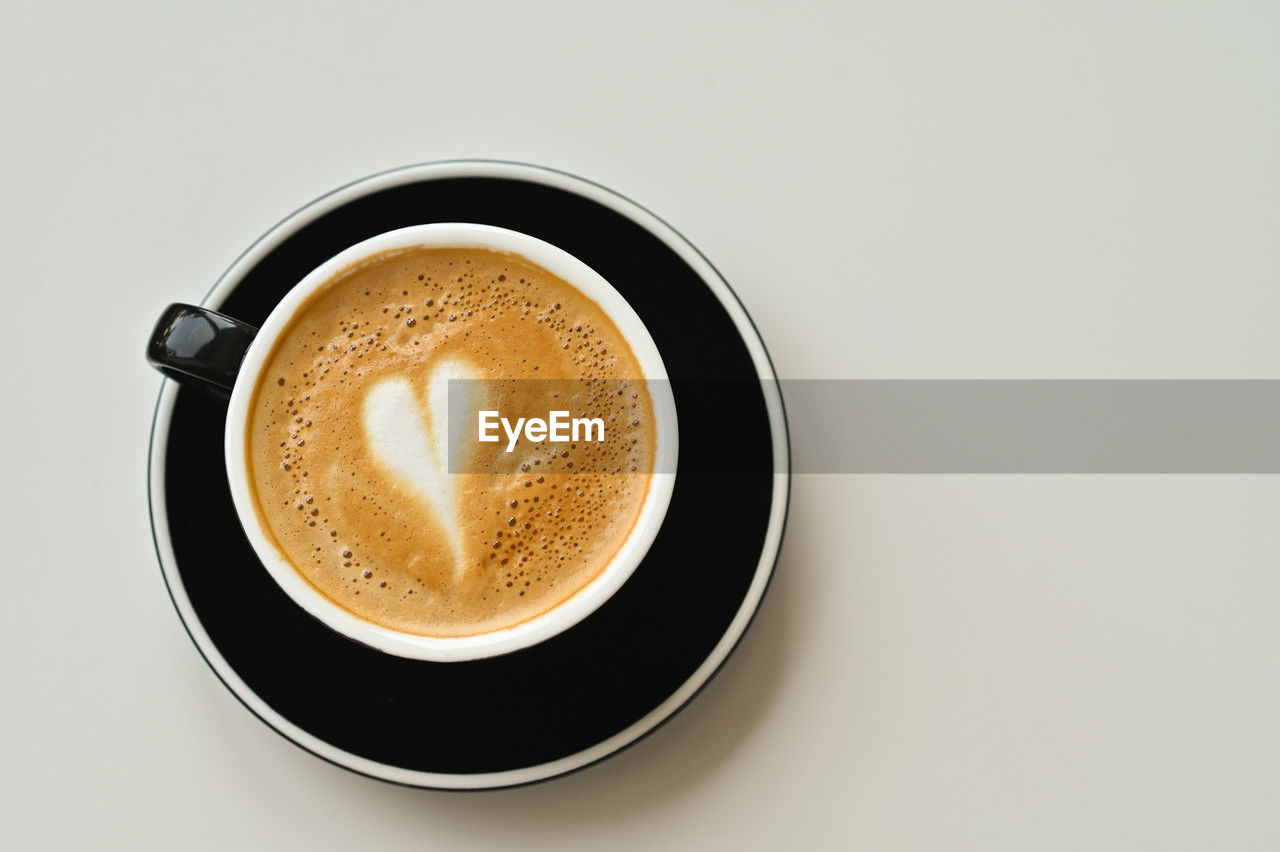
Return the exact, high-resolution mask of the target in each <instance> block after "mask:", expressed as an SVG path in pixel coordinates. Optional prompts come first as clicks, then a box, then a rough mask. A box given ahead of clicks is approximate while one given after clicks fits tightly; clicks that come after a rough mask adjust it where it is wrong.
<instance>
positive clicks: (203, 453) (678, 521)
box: [150, 161, 789, 789]
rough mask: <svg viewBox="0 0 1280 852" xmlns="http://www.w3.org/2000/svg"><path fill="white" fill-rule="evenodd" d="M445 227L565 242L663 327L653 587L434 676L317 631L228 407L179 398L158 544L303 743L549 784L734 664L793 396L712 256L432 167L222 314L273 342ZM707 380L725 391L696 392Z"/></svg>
mask: <svg viewBox="0 0 1280 852" xmlns="http://www.w3.org/2000/svg"><path fill="white" fill-rule="evenodd" d="M425 222H479V223H484V224H491V225H499V226H502V227H506V228H512V229H514V230H517V231H523V232H525V233H527V234H531V235H533V236H536V237H540V238H542V239H544V240H547V241H548V242H551V243H553V244H555V245H557V246H560V247H561V248H563V249H565V250H567V251H568V252H569V253H570V254H573V255H575V256H576V257H578V258H580V259H581V260H583V261H584V262H586V263H587V264H588V265H589V266H591V267H592V268H594V269H595V270H596V271H598V272H600V273H601V274H602V275H603V276H604V277H605V279H606V280H608V281H609V282H610V283H612V284H613V286H614V287H616V288H617V289H618V290H619V291H620V292H621V293H622V295H623V296H625V297H626V298H627V300H628V301H629V302H630V303H631V305H632V306H633V307H634V308H635V310H636V312H637V313H638V314H639V315H640V318H641V319H642V320H643V321H644V323H645V325H646V326H647V327H648V329H649V331H650V333H651V334H652V337H653V339H654V341H655V342H656V343H657V346H658V349H659V351H660V352H661V354H662V358H663V360H664V362H665V364H666V367H667V371H668V373H669V374H670V375H671V377H672V380H673V391H674V393H675V397H676V406H677V411H678V416H679V422H680V468H679V470H678V473H677V478H676V486H675V493H674V495H673V497H672V500H671V506H670V509H669V511H668V514H667V516H666V519H665V521H664V523H663V526H662V529H661V531H660V533H659V534H658V538H657V540H656V541H655V543H654V545H653V547H652V549H651V550H650V552H649V554H648V555H647V556H646V558H645V560H644V562H643V563H642V564H641V566H640V567H639V568H638V569H637V570H636V572H635V574H634V575H633V576H632V578H631V579H630V580H629V581H628V582H627V584H626V585H625V586H624V587H623V588H622V589H621V590H620V591H619V592H618V593H617V594H615V595H614V597H613V598H612V599H610V600H609V601H608V602H607V603H606V604H605V605H604V606H602V607H601V608H600V609H599V610H597V611H596V612H595V613H594V614H593V615H592V616H590V617H589V618H588V619H586V620H585V621H583V622H582V623H581V624H579V625H577V626H576V627H574V628H572V629H570V630H569V631H567V632H565V633H563V634H561V635H559V636H557V637H555V638H554V639H551V640H549V641H547V642H545V643H543V644H541V645H538V646H536V647H533V648H530V649H527V650H524V651H520V652H517V653H514V654H509V655H507V656H503V657H498V658H493V659H488V660H481V661H476V662H466V663H429V662H418V661H412V660H405V659H400V658H398V657H393V656H388V655H386V654H383V653H380V652H378V651H374V650H371V649H369V648H366V647H364V646H362V645H360V644H357V643H355V642H353V641H350V640H348V639H346V638H344V637H342V636H340V635H338V634H336V633H334V632H332V631H331V630H329V629H328V628H327V627H325V626H324V625H322V624H320V623H319V622H318V621H315V620H313V619H312V618H311V617H310V616H308V615H307V614H306V613H305V612H303V610H302V609H300V608H299V607H298V606H297V605H296V604H294V603H293V602H292V601H291V600H290V599H289V598H288V597H286V596H285V594H284V593H283V592H282V591H281V590H280V589H279V587H277V586H276V584H275V582H274V581H273V580H272V579H271V577H270V576H269V575H268V574H267V572H266V571H265V570H264V569H263V568H262V566H261V564H260V563H259V562H258V560H257V558H256V557H255V556H254V553H253V550H252V549H251V548H250V546H249V543H248V541H247V540H246V539H245V537H244V534H243V532H242V531H241V528H240V524H239V522H238V520H237V519H236V515H235V512H234V509H233V508H232V503H231V497H230V493H229V490H228V486H227V480H226V472H225V467H224V462H223V455H222V432H223V423H224V416H225V404H224V403H221V402H218V401H216V400H213V399H212V398H206V397H204V396H202V395H200V394H198V393H196V392H191V391H188V390H179V389H178V388H177V386H176V385H174V384H172V383H171V382H168V381H166V382H165V385H164V387H163V389H162V391H161V394H160V400H159V403H158V405H157V410H156V420H155V423H154V425H153V430H152V436H151V471H150V476H151V478H150V502H151V516H152V527H153V531H154V535H155V540H156V550H157V553H158V555H159V557H160V562H161V566H162V569H163V573H164V577H165V581H166V583H167V584H168V587H169V592H170V595H171V596H172V597H173V600H174V605H175V607H176V608H177V609H178V612H179V615H180V616H181V618H182V620H183V623H184V625H185V626H186V628H187V630H188V632H189V633H190V634H191V637H192V640H193V641H194V642H195V643H196V646H197V648H198V649H199V651H200V653H201V654H202V655H203V656H204V657H205V659H206V661H207V662H208V663H209V665H210V666H211V667H212V668H213V670H214V672H215V673H216V674H217V675H218V677H219V678H221V679H222V680H223V682H224V683H225V684H226V685H227V687H228V688H229V689H231V691H232V692H233V693H234V694H235V695H236V696H237V697H238V698H239V699H240V700H241V701H242V702H243V703H244V704H245V706H246V707H248V708H249V709H250V710H251V711H253V712H254V713H255V714H256V715H258V716H259V717H260V718H261V719H262V720H263V721H264V722H266V723H267V724H268V725H270V726H271V727H273V728H274V729H276V730H277V731H279V732H280V733H281V734H283V735H284V736H286V737H288V738H289V739H290V740H292V741H293V742H295V743H297V744H298V745H300V746H302V747H303V748H306V749H308V750H309V751H312V752H313V753H315V754H317V755H318V756H320V757H322V758H324V759H326V760H330V761H332V762H334V763H336V764H338V765H341V766H344V767H346V768H348V769H352V770H354V771H357V772H362V773H365V774H368V775H371V776H374V777H377V778H381V779H384V780H388V781H395V782H398V783H404V784H412V785H416V786H424V787H445V788H469V789H474V788H483V787H501V786H510V785H514V784H521V783H528V782H531V781H537V780H541V779H544V778H549V777H552V776H554V775H558V774H562V773H564V772H568V771H572V770H573V769H577V768H580V767H582V766H585V765H587V764H589V763H591V762H594V761H596V760H599V759H602V758H604V757H606V756H608V755H609V754H612V753H613V752H615V751H617V750H618V749H620V748H623V747H625V746H626V745H628V744H630V743H632V742H634V741H635V740H637V739H639V738H640V737H641V736H643V735H645V734H646V733H648V732H650V731H651V730H653V729H654V728H655V727H657V726H658V725H659V724H661V723H662V722H663V721H665V720H666V719H667V718H669V717H670V716H671V715H672V714H673V713H674V712H676V711H677V710H678V709H679V708H680V707H681V706H683V704H684V703H685V702H687V701H688V700H689V698H691V697H692V696H693V695H694V694H695V693H696V692H697V691H698V690H699V689H700V688H701V687H702V686H703V685H704V684H705V683H706V682H707V680H709V679H710V677H711V676H712V675H713V674H714V673H715V671H716V669H718V667H719V666H720V664H722V663H723V662H724V659H725V658H726V657H727V656H728V654H729V653H730V651H732V649H733V647H734V645H735V644H736V643H737V641H738V639H739V638H740V637H741V635H742V632H743V631H744V630H745V629H746V627H747V624H748V623H749V622H750V619H751V617H752V615H754V613H755V610H756V607H757V606H758V604H759V601H760V598H761V596H762V595H763V593H764V590H765V587H766V586H767V584H768V580H769V577H770V575H771V573H772V570H773V564H774V560H775V558H776V555H777V552H778V546H779V544H780V541H781V535H782V528H783V525H784V523H785V514H786V501H787V492H788V484H789V482H788V474H787V473H786V471H787V470H788V467H787V464H788V456H787V438H786V431H785V422H784V420H783V415H782V406H781V399H780V397H778V395H777V387H776V383H775V382H774V381H773V378H774V377H773V372H772V368H771V366H770V365H769V363H768V357H767V355H766V354H765V352H764V348H763V345H762V344H761V342H760V340H759V336H758V335H757V333H756V331H755V329H754V327H752V326H751V324H750V320H749V319H748V318H747V316H746V313H745V311H743V310H742V308H741V305H740V304H738V303H737V301H736V298H735V297H734V296H733V294H732V292H731V291H730V290H729V288H728V286H727V285H726V284H725V283H724V281H723V280H722V279H721V278H720V277H719V275H718V274H717V273H716V272H715V270H714V269H713V268H712V267H711V266H710V264H709V263H707V262H706V260H705V259H704V258H702V257H701V255H699V254H698V253H697V252H696V250H694V249H693V248H692V246H690V245H689V244H688V243H687V242H686V241H685V240H683V238H681V237H680V236H679V235H678V234H676V232H675V231H674V230H672V229H671V228H670V227H669V226H667V225H665V224H664V223H662V222H661V221H660V220H658V219H657V218H656V217H654V216H652V214H650V213H648V212H647V211H645V210H643V209H642V208H640V207H638V206H637V205H635V204H634V203H633V202H630V201H628V200H626V199H624V198H622V197H621V196H618V195H616V194H614V193H612V192H610V191H608V190H605V189H603V188H602V187H599V186H597V185H595V184H591V183H589V182H587V181H584V180H581V179H579V178H574V177H572V176H569V175H565V174H562V173H560V172H555V171H552V170H548V169H541V168H537V167H533V166H524V165H519V164H512V163H497V162H478V161H469V162H453V163H433V164H426V165H423V166H413V167H409V168H406V169H400V170H397V171H394V172H388V173H385V174H382V175H376V176H374V177H372V178H368V179H366V180H363V181H359V182H357V183H355V184H352V185H350V186H348V187H345V188H343V189H341V190H338V191H336V192H334V193H331V194H330V195H328V196H325V197H324V198H321V199H319V200H317V201H316V202H313V203H312V204H310V205H308V206H307V207H304V208H303V209H301V210H299V211H298V212H296V213H294V214H292V215H291V216H290V217H289V218H287V219H286V220H285V221H283V222H282V223H281V224H280V225H278V226H277V227H276V228H275V229H273V230H272V231H271V232H269V233H268V234H267V235H265V236H264V237H263V238H262V239H261V240H259V242H258V243H257V244H255V245H254V247H253V248H251V249H250V250H249V251H248V252H246V253H245V255H243V256H242V257H241V258H240V259H239V260H237V261H236V263H235V264H234V265H233V266H232V268H231V269H230V270H228V271H227V273H226V274H225V275H224V276H223V277H222V279H221V280H220V281H219V283H218V284H217V285H216V286H215V288H214V290H213V292H212V293H210V295H209V296H208V297H207V298H206V300H205V302H204V304H206V305H208V306H211V307H215V308H217V309H218V310H221V311H222V312H224V313H227V314H230V315H231V316H234V317H237V318H239V319H243V320H245V321H247V322H250V323H254V324H260V323H261V322H262V321H263V320H264V319H265V318H266V316H267V314H268V313H269V312H270V310H271V308H272V307H273V306H274V305H275V304H276V303H277V302H278V300H279V299H280V298H281V297H282V296H283V295H284V293H285V292H286V291H287V290H288V289H289V288H290V287H291V286H292V285H293V284H294V283H296V282H297V281H299V280H301V278H302V277H303V276H304V275H305V274H306V273H307V272H309V271H310V270H311V269H312V268H314V267H315V266H318V265H319V264H320V263H322V262H323V261H324V260H326V259H328V258H329V257H330V256H332V255H334V254H336V253H337V252H338V251H340V250H342V249H343V248H346V247H347V246H349V245H352V244H354V243H356V242H359V241H360V240H363V239H365V238H366V237H370V236H373V235H375V234H378V233H381V232H383V231H388V230H392V229H394V228H399V227H403V226H406V225H412V224H419V223H425ZM175 295H178V294H175ZM761 379H765V381H764V382H762V381H760V380H761ZM707 380H714V381H715V382H716V383H717V384H716V387H717V392H716V393H714V394H705V393H700V392H697V391H695V390H694V388H696V387H697V386H698V385H699V383H703V382H706V381H707ZM726 424H733V427H734V428H732V429H726V428H725V425H726ZM744 460H752V462H751V463H750V464H746V463H745V462H744ZM775 471H782V472H780V473H779V472H775Z"/></svg>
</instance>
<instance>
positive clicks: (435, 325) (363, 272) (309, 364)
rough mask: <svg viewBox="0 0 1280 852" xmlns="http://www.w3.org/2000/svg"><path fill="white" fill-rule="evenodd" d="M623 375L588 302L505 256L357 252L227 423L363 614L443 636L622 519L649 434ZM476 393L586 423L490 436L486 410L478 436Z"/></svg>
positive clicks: (571, 584) (631, 504)
mask: <svg viewBox="0 0 1280 852" xmlns="http://www.w3.org/2000/svg"><path fill="white" fill-rule="evenodd" d="M641 376H642V372H641V370H640V366H639V364H638V363H637V361H636V358H635V356H634V354H633V353H632V351H631V349H630V347H629V345H628V344H627V342H626V340H625V339H624V338H623V336H622V334H621V333H620V332H619V330H618V329H617V327H616V326H615V325H614V323H613V321H612V320H610V319H609V317H608V316H607V315H606V314H605V312H604V311H603V310H602V309H601V308H600V307H599V306H598V305H597V304H596V303H595V302H594V301H592V300H591V299H588V298H587V297H585V296H584V295H583V294H582V293H580V292H579V291H578V290H576V289H575V288H574V287H572V286H571V285H569V284H568V283H567V282H565V281H563V280H561V279H560V278H558V277H556V276H554V275H552V274H551V273H549V272H548V271H546V270H544V269H542V268H540V267H538V266H535V265H533V264H532V263H530V262H529V261H527V260H525V259H524V258H522V257H520V256H518V255H512V254H505V253H498V252H493V251H487V250H483V249H423V248H417V249H407V250H397V251H392V252H385V253H382V254H379V255H375V256H373V257H371V258H369V259H367V260H365V261H363V262H361V263H360V264H358V265H356V266H353V267H350V268H348V269H346V270H344V271H343V272H341V273H339V274H338V275H336V276H335V277H334V278H333V279H332V280H330V281H329V282H328V283H327V284H326V285H325V286H324V287H322V288H321V289H320V290H319V291H317V292H316V293H315V294H313V295H312V296H311V297H310V299H309V300H308V301H307V302H306V303H304V304H303V305H302V306H301V307H300V308H299V309H298V310H297V311H296V312H295V313H294V316H293V317H292V318H291V320H290V323H289V325H288V327H287V328H286V330H285V331H284V333H283V334H282V335H281V336H280V339H279V341H278V342H277V343H276V345H275V348H274V349H273V351H272V352H271V353H270V355H269V356H268V359H267V362H266V365H265V366H264V368H263V371H262V373H261V374H260V378H259V381H258V385H257V387H256V388H255V389H254V394H253V399H252V402H251V406H250V417H249V421H248V426H247V433H246V436H245V445H246V461H247V464H248V469H249V480H250V482H251V484H252V487H253V490H254V503H255V508H256V510H257V512H258V516H259V520H260V521H261V523H262V526H263V528H264V529H265V530H267V531H268V533H269V536H270V538H271V539H272V540H273V542H274V544H275V546H276V547H277V548H278V549H279V550H280V552H281V553H282V554H283V555H284V556H285V557H286V558H287V559H288V561H289V562H290V563H292V565H293V566H294V567H295V568H296V569H297V570H298V572H299V573H300V574H301V575H302V576H303V577H305V578H306V580H307V581H308V582H309V583H310V584H311V585H312V586H313V587H315V588H316V589H317V590H319V591H320V592H321V593H322V594H323V595H325V596H326V597H327V598H329V599H330V600H332V601H333V602H335V603H337V604H338V605H340V606H342V607H344V608H346V609H347V610H349V611H351V612H352V613H354V614H356V615H357V616H360V617H361V618H364V619H366V620H368V621H371V622H374V623H377V624H381V625H384V626H386V627H389V628H392V629H395V630H400V631H403V632H408V633H413V634H417V635H425V636H442V637H448V636H465V635H472V634H477V633H485V632H489V631H493V630H498V629H502V628H504V627H509V626H513V625H515V624H519V623H520V622H522V621H525V620H527V619H530V618H532V617H535V616H537V615H539V614H541V613H543V612H546V611H547V610H549V609H551V608H553V607H555V606H556V605H558V604H560V603H561V602H563V601H565V600H566V599H568V598H569V597H571V596H572V595H573V594H574V593H576V592H577V591H579V590H580V589H582V588H583V587H584V586H585V585H586V584H588V583H589V582H590V581H591V580H592V579H594V578H595V577H596V576H597V575H598V574H599V573H600V571H601V570H602V569H603V568H604V567H605V566H606V565H608V563H609V562H610V561H611V560H612V558H613V557H614V556H615V554H616V553H617V552H618V550H619V548H620V547H621V546H622V544H623V543H624V541H625V540H626V538H627V537H628V536H629V534H630V533H631V531H632V529H633V528H634V526H635V524H636V521H637V518H638V517H639V513H640V509H641V507H642V506H643V503H644V500H645V497H646V495H647V493H648V488H649V482H650V479H651V476H650V474H651V472H652V470H653V465H654V450H655V446H654V443H655V429H654V414H653V404H652V401H651V398H650V396H649V392H648V389H647V387H646V386H645V383H644V381H642V379H641ZM451 380H452V382H453V383H452V384H450V381H451ZM458 380H465V381H462V382H459V381H458ZM450 388H452V389H453V394H452V403H453V404H452V405H450V400H451V395H450ZM460 390H461V391H464V392H465V393H464V395H463V396H461V397H460V396H459V391H460ZM460 399H461V400H463V401H465V402H466V405H461V403H460V402H459V400H460ZM478 410H496V411H498V412H500V413H501V416H503V417H506V418H509V419H510V420H511V421H512V422H514V421H516V419H517V418H519V417H542V418H546V417H547V416H548V414H549V413H550V412H552V411H557V410H562V411H563V410H567V411H569V412H570V414H571V416H572V417H574V418H578V417H582V418H592V419H598V420H599V421H601V422H602V423H604V424H605V428H604V429H603V440H600V441H577V442H550V441H543V442H537V441H529V440H526V439H524V438H523V437H522V438H521V439H520V440H519V442H518V443H517V444H516V446H515V449H514V451H513V452H510V453H508V452H506V450H507V446H508V438H507V436H506V434H504V433H503V432H502V430H501V429H499V430H498V434H499V435H500V436H501V439H500V440H499V441H497V442H494V443H481V442H479V441H478V440H477V434H476V431H475V423H476V421H475V419H474V416H475V413H476V412H477V411H478ZM447 420H449V421H451V422H446V421H447ZM451 430H452V431H451ZM593 437H594V435H593ZM450 438H452V446H453V451H454V456H453V457H452V462H451V460H450V454H449V447H450Z"/></svg>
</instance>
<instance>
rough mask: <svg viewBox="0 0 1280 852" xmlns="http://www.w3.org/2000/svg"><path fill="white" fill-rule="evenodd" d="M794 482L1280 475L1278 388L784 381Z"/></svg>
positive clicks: (1186, 383)
mask: <svg viewBox="0 0 1280 852" xmlns="http://www.w3.org/2000/svg"><path fill="white" fill-rule="evenodd" d="M780 384H781V389H782V396H783V400H784V402H785V404H786V409H787V419H788V421H789V423H790V431H791V450H792V453H793V459H792V470H793V471H794V472H796V473H1280V381H1273V380H1257V381H1253V380H1066V381H1048V380H990V381H989V380H965V381H934V380H906V381H900V380H885V381H825V380H812V381H784V382H781V383H780Z"/></svg>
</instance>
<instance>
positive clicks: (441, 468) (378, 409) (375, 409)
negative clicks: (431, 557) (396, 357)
mask: <svg viewBox="0 0 1280 852" xmlns="http://www.w3.org/2000/svg"><path fill="white" fill-rule="evenodd" d="M479 378H480V376H479V374H478V373H477V371H476V370H475V369H473V368H472V367H471V366H469V365H468V364H466V363H464V362H461V361H457V360H446V361H442V362H440V363H438V364H436V365H435V367H434V368H433V369H432V371H431V374H430V379H429V381H428V388H429V392H428V395H427V398H428V400H429V401H430V403H429V406H428V408H427V410H425V411H424V410H423V408H422V406H421V405H420V403H419V401H418V395H417V394H416V393H415V391H414V388H413V385H412V383H411V382H410V381H409V380H408V379H407V378H404V377H403V376H392V377H389V378H385V379H382V380H381V381H379V382H377V383H375V384H374V385H373V386H372V387H371V388H369V392H368V393H367V394H366V395H365V398H364V411H363V417H364V437H365V441H366V442H367V443H368V445H369V449H370V451H371V452H372V455H373V457H374V458H375V459H376V460H377V461H378V463H379V464H380V465H381V466H382V468H383V469H384V470H385V471H386V472H387V473H388V474H390V475H391V476H393V477H395V478H396V479H397V480H398V481H399V482H400V483H401V484H402V485H403V486H404V487H405V488H407V489H408V490H410V491H412V492H413V493H414V494H415V495H416V496H417V498H418V499H419V500H421V501H422V502H423V503H424V504H425V505H427V506H429V507H430V508H431V510H432V511H433V512H434V513H435V516H436V518H437V520H438V521H439V522H440V525H441V527H443V529H444V533H445V537H446V540H447V541H448V544H449V552H450V554H451V555H452V558H453V570H454V575H455V577H456V576H457V575H459V574H461V573H462V571H463V569H464V568H465V563H464V560H463V553H462V547H463V545H462V526H461V524H460V522H459V514H460V511H461V509H460V507H459V505H458V502H457V493H456V492H457V482H456V481H455V477H454V476H453V475H451V474H450V473H449V454H450V446H449V436H450V433H451V432H452V434H453V436H454V439H455V441H460V440H462V439H463V432H462V431H461V430H460V429H458V428H456V425H455V427H454V428H453V429H451V428H450V423H449V416H450V406H449V382H450V380H459V379H464V380H470V381H469V382H468V383H467V384H464V385H462V387H467V386H468V385H469V384H470V382H474V381H476V380H478V379H479ZM463 413H464V412H462V411H458V410H456V409H455V413H454V416H455V419H456V418H457V417H459V416H460V415H462V414H463Z"/></svg>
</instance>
